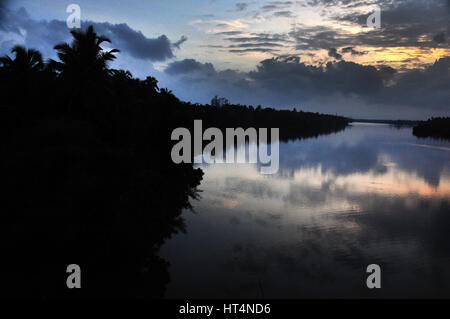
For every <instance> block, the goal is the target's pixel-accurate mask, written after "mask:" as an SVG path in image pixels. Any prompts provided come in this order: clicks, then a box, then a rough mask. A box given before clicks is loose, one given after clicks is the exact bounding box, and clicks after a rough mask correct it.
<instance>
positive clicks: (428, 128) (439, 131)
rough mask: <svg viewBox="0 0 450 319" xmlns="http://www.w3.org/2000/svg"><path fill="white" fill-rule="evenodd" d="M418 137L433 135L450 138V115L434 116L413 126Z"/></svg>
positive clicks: (434, 136)
mask: <svg viewBox="0 0 450 319" xmlns="http://www.w3.org/2000/svg"><path fill="white" fill-rule="evenodd" d="M413 134H414V135H415V136H417V137H433V138H439V139H447V140H450V117H432V118H430V119H428V120H427V121H424V122H421V123H420V124H418V125H417V126H415V127H414V128H413Z"/></svg>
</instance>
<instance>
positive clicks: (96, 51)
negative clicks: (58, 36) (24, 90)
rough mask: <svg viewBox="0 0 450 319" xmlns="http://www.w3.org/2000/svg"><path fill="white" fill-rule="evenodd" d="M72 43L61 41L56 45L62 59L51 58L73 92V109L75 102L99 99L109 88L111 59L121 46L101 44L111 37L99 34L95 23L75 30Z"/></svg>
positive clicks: (51, 62) (52, 67)
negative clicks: (112, 47) (113, 47)
mask: <svg viewBox="0 0 450 319" xmlns="http://www.w3.org/2000/svg"><path fill="white" fill-rule="evenodd" d="M70 33H71V34H72V36H73V40H72V43H71V44H70V45H69V44H68V43H61V44H58V45H56V46H55V47H54V49H55V50H56V51H57V52H58V58H59V59H60V61H55V60H53V59H50V60H49V63H48V65H49V68H50V69H53V70H55V71H57V72H59V77H60V79H61V80H62V81H63V82H65V84H66V85H65V86H66V89H68V91H69V109H70V106H71V105H72V104H74V103H83V100H84V101H85V102H86V101H89V100H91V102H92V100H95V98H98V97H99V96H100V95H102V94H100V93H101V91H103V92H104V91H105V90H106V89H107V88H106V87H105V86H104V84H105V83H107V81H106V78H107V77H108V76H109V75H111V74H112V70H110V69H108V62H109V61H112V60H114V59H115V58H116V56H115V55H114V53H116V52H119V50H117V49H112V50H109V51H106V50H104V49H103V48H102V47H101V44H102V43H103V42H111V41H110V39H108V38H106V37H104V36H99V35H97V33H96V32H95V31H94V28H93V27H92V26H89V27H88V28H87V29H86V31H85V32H83V31H81V30H73V31H71V32H70Z"/></svg>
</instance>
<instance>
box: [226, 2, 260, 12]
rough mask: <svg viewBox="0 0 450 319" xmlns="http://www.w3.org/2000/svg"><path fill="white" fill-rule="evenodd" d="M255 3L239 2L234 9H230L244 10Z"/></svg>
mask: <svg viewBox="0 0 450 319" xmlns="http://www.w3.org/2000/svg"><path fill="white" fill-rule="evenodd" d="M254 3H255V2H238V3H236V4H235V5H234V6H235V8H234V10H229V11H235V12H242V11H245V10H247V8H248V7H249V6H250V5H252V4H254Z"/></svg>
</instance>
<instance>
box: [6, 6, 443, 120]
mask: <svg viewBox="0 0 450 319" xmlns="http://www.w3.org/2000/svg"><path fill="white" fill-rule="evenodd" d="M71 3H74V4H78V5H79V6H80V9H81V20H82V28H85V27H86V26H87V25H91V24H92V25H93V26H94V29H95V30H96V31H97V33H99V34H101V35H105V36H107V37H109V38H110V39H111V41H112V43H111V44H108V45H105V46H104V48H105V49H108V48H118V49H120V51H121V52H120V53H119V54H118V58H117V60H115V61H114V62H113V63H112V64H111V65H110V66H111V67H113V68H120V69H126V70H129V71H131V72H132V74H133V75H134V76H136V77H139V78H145V77H146V76H154V77H156V78H157V79H158V81H159V86H160V87H167V88H168V89H170V90H172V91H173V92H174V94H175V95H177V96H178V97H179V98H180V99H182V100H184V101H191V102H193V103H208V102H209V101H210V100H211V98H212V97H213V96H215V95H219V96H222V97H226V98H228V99H229V100H230V101H231V102H232V103H240V104H251V105H254V106H256V105H262V106H264V107H274V108H279V109H283V108H288V109H292V108H293V107H295V108H296V109H297V110H300V109H301V110H305V111H313V112H323V113H331V114H339V115H344V116H350V117H354V118H377V119H425V118H428V117H431V116H450V44H449V43H450V42H449V41H450V37H449V34H450V0H396V1H392V0H353V1H352V0H300V1H266V0H255V1H244V0H238V1H233V0H229V1H224V0H170V1H164V2H163V1H154V0H141V1H138V0H128V1H119V0H96V1H85V0H69V1H64V0H40V1H36V0H24V1H5V0H0V55H5V54H10V50H11V48H12V47H13V46H14V45H15V44H21V45H24V46H26V47H29V48H35V49H38V50H40V51H41V52H42V53H43V56H44V58H46V59H48V58H56V54H55V51H54V50H53V46H54V45H55V44H57V43H61V42H68V41H70V33H69V31H70V29H69V28H68V27H67V25H66V20H67V18H68V16H69V15H70V13H68V12H66V8H67V6H68V5H69V4H71ZM378 9H379V12H380V18H381V19H380V21H379V22H380V28H372V27H369V26H368V25H367V18H368V17H369V16H370V15H372V14H373V13H374V12H375V11H376V10H378Z"/></svg>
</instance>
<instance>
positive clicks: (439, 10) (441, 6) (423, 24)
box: [333, 0, 450, 48]
mask: <svg viewBox="0 0 450 319" xmlns="http://www.w3.org/2000/svg"><path fill="white" fill-rule="evenodd" d="M446 2H447V1H444V0H427V1H425V0H416V1H398V2H397V1H395V2H388V1H378V4H379V5H380V7H381V30H374V31H371V32H364V33H359V34H357V35H356V36H352V35H348V36H347V37H344V40H345V41H351V42H349V43H348V44H356V45H358V44H359V45H370V46H384V47H386V46H388V47H395V46H415V47H421V48H424V47H434V46H435V45H436V42H435V41H434V40H433V37H435V36H436V34H438V33H441V32H443V31H444V30H445V29H446V30H447V31H448V30H449V28H450V24H449V19H450V17H449V12H448V10H446V6H447V4H446ZM369 14H370V12H366V13H361V12H351V13H346V14H342V15H338V16H334V17H333V18H334V19H335V20H337V21H339V22H349V23H353V24H356V25H360V26H363V27H364V26H366V22H367V17H368V15H369ZM443 29H444V30H443ZM339 33H340V35H342V32H339ZM345 38H347V39H345ZM351 38H354V39H353V40H352V39H351ZM341 39H342V38H341ZM335 40H336V37H335ZM336 46H337V45H336Z"/></svg>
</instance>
